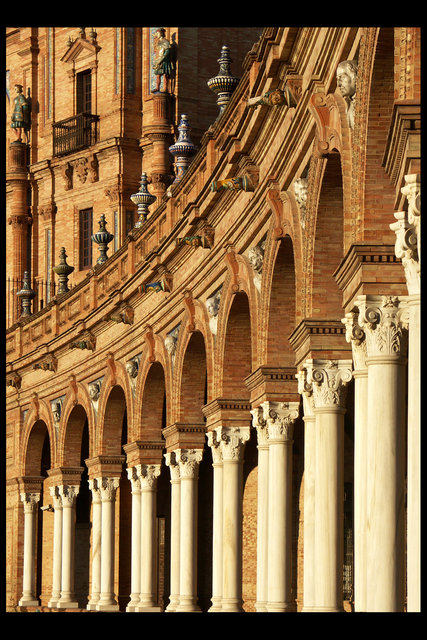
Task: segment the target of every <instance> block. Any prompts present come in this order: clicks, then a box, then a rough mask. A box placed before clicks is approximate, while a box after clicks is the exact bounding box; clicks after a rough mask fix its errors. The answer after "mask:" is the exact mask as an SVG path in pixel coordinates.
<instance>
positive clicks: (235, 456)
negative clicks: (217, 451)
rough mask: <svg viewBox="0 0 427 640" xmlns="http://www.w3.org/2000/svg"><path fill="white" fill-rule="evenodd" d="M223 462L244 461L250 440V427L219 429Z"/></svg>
mask: <svg viewBox="0 0 427 640" xmlns="http://www.w3.org/2000/svg"><path fill="white" fill-rule="evenodd" d="M216 431H217V434H218V437H219V439H220V442H221V450H222V458H223V460H230V461H232V460H237V461H242V460H243V451H244V447H245V444H246V442H247V441H248V440H249V437H250V431H249V427H242V428H240V427H218V429H217V430H216Z"/></svg>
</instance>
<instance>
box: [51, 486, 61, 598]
mask: <svg viewBox="0 0 427 640" xmlns="http://www.w3.org/2000/svg"><path fill="white" fill-rule="evenodd" d="M49 492H50V495H51V496H52V502H53V509H54V517H53V567H52V594H51V596H50V600H49V602H48V607H56V606H57V603H58V600H59V598H60V597H61V575H62V498H61V496H60V494H59V487H50V488H49Z"/></svg>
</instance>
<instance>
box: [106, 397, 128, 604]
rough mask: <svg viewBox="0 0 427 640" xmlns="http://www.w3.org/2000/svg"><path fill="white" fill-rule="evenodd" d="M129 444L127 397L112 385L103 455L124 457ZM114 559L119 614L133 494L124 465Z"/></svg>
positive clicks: (123, 598)
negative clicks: (124, 447)
mask: <svg viewBox="0 0 427 640" xmlns="http://www.w3.org/2000/svg"><path fill="white" fill-rule="evenodd" d="M127 441H128V423H127V407H126V396H125V393H124V391H123V389H122V387H121V386H120V385H115V386H114V387H113V388H112V389H111V391H110V393H109V396H108V400H107V402H106V406H105V413H104V432H103V439H102V452H103V455H112V456H126V453H125V450H124V449H123V446H124V445H126V444H127ZM115 528H116V536H115V549H114V554H115V557H116V558H118V562H117V563H116V571H115V580H114V583H115V584H114V588H115V593H116V594H117V601H118V605H119V610H120V611H125V610H126V606H127V604H128V602H129V599H130V593H131V531H132V493H131V484H130V482H129V479H128V476H127V471H126V463H125V462H124V463H123V464H122V470H121V475H120V481H119V487H118V489H117V491H116V502H115Z"/></svg>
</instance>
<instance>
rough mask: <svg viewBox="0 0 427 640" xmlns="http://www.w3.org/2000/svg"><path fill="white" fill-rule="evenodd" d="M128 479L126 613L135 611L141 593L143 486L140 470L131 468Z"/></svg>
mask: <svg viewBox="0 0 427 640" xmlns="http://www.w3.org/2000/svg"><path fill="white" fill-rule="evenodd" d="M127 471H128V477H129V480H130V481H131V485H132V535H131V594H130V601H129V603H128V605H127V607H126V611H135V607H136V606H138V604H139V597H140V591H141V543H142V540H141V524H142V523H141V485H140V478H139V474H138V470H137V468H136V467H131V468H129V469H128V470H127Z"/></svg>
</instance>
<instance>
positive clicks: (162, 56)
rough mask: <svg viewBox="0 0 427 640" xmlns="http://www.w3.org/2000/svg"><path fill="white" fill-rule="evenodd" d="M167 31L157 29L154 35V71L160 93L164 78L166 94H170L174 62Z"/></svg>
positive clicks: (157, 89)
mask: <svg viewBox="0 0 427 640" xmlns="http://www.w3.org/2000/svg"><path fill="white" fill-rule="evenodd" d="M165 35H166V30H165V29H157V31H156V32H155V34H154V63H153V71H154V73H155V75H156V89H155V91H160V83H161V80H162V76H163V77H164V83H163V87H164V92H165V93H168V81H169V79H170V77H171V75H172V71H173V69H172V62H171V45H170V42H169V40H168V39H167V38H166V37H165Z"/></svg>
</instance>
